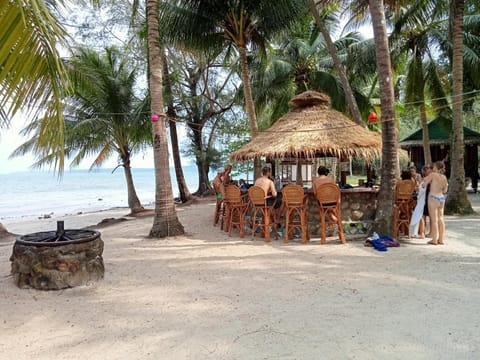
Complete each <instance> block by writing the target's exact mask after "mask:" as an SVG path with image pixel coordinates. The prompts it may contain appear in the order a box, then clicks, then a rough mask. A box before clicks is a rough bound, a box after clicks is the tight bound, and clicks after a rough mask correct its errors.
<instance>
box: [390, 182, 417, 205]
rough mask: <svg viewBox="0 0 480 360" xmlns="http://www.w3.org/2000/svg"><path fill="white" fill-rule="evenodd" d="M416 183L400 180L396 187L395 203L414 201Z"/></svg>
mask: <svg viewBox="0 0 480 360" xmlns="http://www.w3.org/2000/svg"><path fill="white" fill-rule="evenodd" d="M414 191H415V183H414V182H413V181H412V180H409V179H407V180H400V181H398V182H397V185H396V186H395V201H402V200H412V195H413V193H414Z"/></svg>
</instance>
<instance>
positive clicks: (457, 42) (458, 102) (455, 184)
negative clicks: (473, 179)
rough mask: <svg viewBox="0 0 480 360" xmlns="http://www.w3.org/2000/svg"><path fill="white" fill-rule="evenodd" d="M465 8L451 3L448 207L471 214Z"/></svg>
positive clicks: (458, 1)
mask: <svg viewBox="0 0 480 360" xmlns="http://www.w3.org/2000/svg"><path fill="white" fill-rule="evenodd" d="M463 9H464V0H454V1H452V5H451V19H452V22H453V24H452V43H453V55H452V79H453V86H452V88H453V104H452V109H453V124H452V130H453V134H452V148H451V151H450V159H451V162H450V164H451V171H450V179H449V180H450V184H449V190H448V197H447V202H446V204H445V211H446V212H447V213H450V214H455V213H456V214H458V213H460V214H468V213H470V214H471V213H472V212H473V209H472V206H471V204H470V201H469V200H468V196H467V190H466V188H465V165H464V152H465V148H464V146H465V145H464V143H463V141H464V140H463V96H462V93H463Z"/></svg>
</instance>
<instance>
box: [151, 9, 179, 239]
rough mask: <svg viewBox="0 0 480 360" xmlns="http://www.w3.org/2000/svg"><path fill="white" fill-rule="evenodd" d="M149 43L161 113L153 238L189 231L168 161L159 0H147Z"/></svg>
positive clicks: (154, 100) (155, 104)
mask: <svg viewBox="0 0 480 360" xmlns="http://www.w3.org/2000/svg"><path fill="white" fill-rule="evenodd" d="M146 5H147V11H146V14H147V26H148V32H147V44H148V62H149V88H150V99H151V112H152V114H157V115H158V116H159V119H158V121H156V122H152V135H153V158H154V163H155V215H154V217H153V225H152V228H151V229H150V234H149V236H150V237H154V238H165V237H167V236H176V235H182V234H184V233H185V231H184V229H183V225H182V224H181V223H180V221H179V220H178V217H177V213H176V210H175V203H174V201H173V193H172V182H171V179H170V167H169V163H168V145H167V131H166V128H165V117H166V116H165V113H164V112H163V89H162V86H163V83H162V69H163V67H162V51H161V48H160V34H159V26H158V5H159V4H158V0H147V4H146Z"/></svg>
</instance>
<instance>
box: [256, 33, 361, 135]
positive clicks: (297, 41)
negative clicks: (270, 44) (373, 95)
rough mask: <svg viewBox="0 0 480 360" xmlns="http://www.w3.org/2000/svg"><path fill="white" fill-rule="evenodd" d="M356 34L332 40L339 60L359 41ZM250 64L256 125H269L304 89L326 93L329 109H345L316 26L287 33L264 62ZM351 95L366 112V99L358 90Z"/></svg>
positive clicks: (346, 110)
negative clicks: (328, 98) (353, 95)
mask: <svg viewBox="0 0 480 360" xmlns="http://www.w3.org/2000/svg"><path fill="white" fill-rule="evenodd" d="M312 30H313V31H312ZM358 35H359V34H358V33H352V34H346V35H345V36H344V37H341V38H339V39H338V40H337V41H336V42H335V44H334V45H335V47H336V48H337V50H336V55H337V57H338V59H339V60H340V61H342V62H345V60H346V58H347V50H348V48H349V47H350V46H351V45H352V44H355V43H357V42H359V41H361V38H360V37H359V36H358ZM253 64H254V65H256V66H253V67H252V69H253V71H252V74H253V76H252V84H253V91H254V97H255V100H256V102H255V106H256V108H257V109H258V110H259V119H260V122H259V123H260V126H262V125H263V126H265V127H268V126H269V125H271V123H272V122H273V121H274V120H276V119H278V118H279V117H280V116H281V115H283V114H284V113H285V112H287V111H288V106H287V104H288V101H289V100H290V99H291V98H292V97H293V95H295V94H299V93H301V92H303V91H306V90H316V91H321V92H323V93H326V94H328V95H329V96H330V98H331V101H332V108H334V109H336V110H338V111H342V112H348V108H347V105H346V102H347V101H346V95H345V92H344V88H343V85H342V83H341V80H340V79H339V76H337V71H336V67H335V65H334V63H333V61H332V57H331V55H330V53H329V51H328V49H327V45H326V44H325V40H324V37H323V35H322V34H319V32H318V31H317V30H316V28H312V27H311V26H309V27H308V29H303V31H301V32H298V33H296V34H294V36H288V37H287V38H286V39H285V40H284V41H282V42H281V43H280V44H279V45H277V46H275V47H274V49H273V50H271V51H269V53H268V56H267V60H266V61H264V62H254V63H253ZM355 80H356V79H355ZM352 85H353V83H352ZM355 85H356V83H355ZM355 95H356V98H357V99H358V100H359V104H362V110H363V111H364V112H365V113H366V112H368V111H370V107H369V100H368V99H367V98H366V97H365V96H363V95H362V94H360V93H359V92H358V91H357V92H356V93H355ZM355 103H356V104H357V100H355ZM365 104H367V106H365ZM265 113H266V114H268V116H266V115H265ZM264 124H265V125H264Z"/></svg>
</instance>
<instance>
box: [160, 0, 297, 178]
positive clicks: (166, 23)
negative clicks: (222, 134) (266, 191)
mask: <svg viewBox="0 0 480 360" xmlns="http://www.w3.org/2000/svg"><path fill="white" fill-rule="evenodd" d="M175 4H176V5H172V4H166V6H165V7H164V8H163V12H162V26H163V27H164V28H165V29H166V31H169V32H168V34H167V35H168V38H170V40H171V41H172V42H173V41H177V42H183V43H187V44H188V45H189V46H194V47H198V48H204V49H205V48H210V49H212V48H215V49H223V48H224V47H231V46H233V47H234V48H235V49H236V50H237V51H238V55H239V61H240V68H241V78H242V83H243V88H244V95H245V109H246V113H247V116H248V121H249V126H250V133H251V136H252V137H255V136H256V135H257V133H258V124H257V115H256V112H255V105H254V100H253V96H252V89H251V85H250V69H249V65H248V57H247V55H248V51H249V50H250V49H254V48H256V47H258V48H260V49H264V48H265V46H266V42H267V41H268V40H269V39H270V38H271V37H272V36H273V35H274V34H277V33H279V32H280V31H283V30H286V29H288V28H289V26H292V25H293V24H294V23H295V21H296V20H297V19H298V18H299V16H301V15H302V14H305V11H306V4H305V1H303V0H275V1H274V0H264V1H246V0H216V1H202V0H180V1H176V2H175ZM259 164H260V163H259V162H257V164H256V166H255V176H258V175H259V173H260V167H259Z"/></svg>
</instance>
